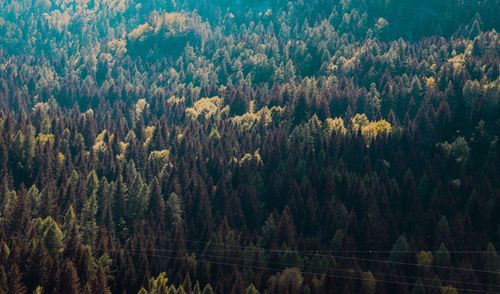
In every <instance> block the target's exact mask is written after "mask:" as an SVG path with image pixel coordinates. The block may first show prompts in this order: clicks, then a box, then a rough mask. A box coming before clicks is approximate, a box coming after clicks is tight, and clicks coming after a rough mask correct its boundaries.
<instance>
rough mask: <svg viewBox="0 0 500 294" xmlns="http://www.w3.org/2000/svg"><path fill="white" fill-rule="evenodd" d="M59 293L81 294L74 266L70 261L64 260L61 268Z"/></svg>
mask: <svg viewBox="0 0 500 294" xmlns="http://www.w3.org/2000/svg"><path fill="white" fill-rule="evenodd" d="M57 291H58V292H59V293H68V294H77V293H81V289H80V281H79V279H78V274H77V272H76V269H75V266H74V265H73V262H71V260H68V259H66V260H65V261H64V262H63V265H62V268H61V277H60V278H59V286H58V288H57Z"/></svg>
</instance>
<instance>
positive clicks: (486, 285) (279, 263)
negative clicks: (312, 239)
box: [121, 247, 500, 287]
mask: <svg viewBox="0 0 500 294" xmlns="http://www.w3.org/2000/svg"><path fill="white" fill-rule="evenodd" d="M121 249H123V247H122V248H121ZM126 249H133V248H130V247H126ZM155 251H157V250H155V249H152V250H144V249H141V250H139V249H133V250H129V252H133V253H134V252H135V253H145V252H153V253H154V252H155ZM167 252H172V253H186V254H189V253H195V252H190V251H188V250H168V251H167ZM200 255H201V256H208V257H213V258H222V259H231V260H235V261H242V262H258V261H257V260H255V259H246V258H239V257H229V256H221V255H210V254H205V253H201V254H200ZM165 257H168V256H165ZM265 262H266V263H271V264H274V265H277V266H285V267H289V266H292V267H301V266H299V265H296V264H290V263H282V262H275V261H265ZM302 267H304V268H311V269H316V270H324V271H341V272H352V270H350V269H339V268H331V267H318V266H313V265H303V266H302ZM370 272H371V273H372V274H374V275H375V274H376V275H384V276H391V277H394V278H413V279H421V280H429V281H434V279H431V278H427V277H420V276H410V275H402V276H401V275H395V274H390V273H380V272H372V271H370ZM440 281H441V282H447V283H460V284H469V285H477V286H484V287H500V285H494V284H484V283H477V282H467V281H458V280H443V279H440Z"/></svg>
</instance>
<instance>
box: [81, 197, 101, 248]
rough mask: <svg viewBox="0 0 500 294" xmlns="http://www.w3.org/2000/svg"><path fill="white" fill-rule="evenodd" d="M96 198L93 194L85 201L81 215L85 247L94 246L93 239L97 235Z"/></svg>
mask: <svg viewBox="0 0 500 294" xmlns="http://www.w3.org/2000/svg"><path fill="white" fill-rule="evenodd" d="M97 209H98V207H97V197H96V193H95V192H93V193H92V195H91V196H90V197H89V198H88V199H87V200H86V201H85V204H84V205H83V209H82V213H81V220H80V222H81V224H82V227H81V229H82V241H83V243H84V244H86V245H90V246H91V247H92V246H94V242H95V238H96V235H97V223H96V215H97Z"/></svg>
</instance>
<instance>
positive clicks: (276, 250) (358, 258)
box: [135, 235, 500, 274]
mask: <svg viewBox="0 0 500 294" xmlns="http://www.w3.org/2000/svg"><path fill="white" fill-rule="evenodd" d="M135 236H143V237H151V236H146V235H135ZM172 240H179V241H185V242H188V243H201V244H205V245H210V243H205V242H201V241H194V240H187V239H175V238H173V239H172ZM212 244H213V245H215V246H228V247H232V248H239V249H240V250H241V251H245V249H246V248H247V247H244V246H239V245H230V244H216V243H212ZM224 250H226V251H228V252H230V251H231V250H227V249H224ZM253 250H262V251H268V252H272V253H291V254H293V253H295V254H298V255H306V256H319V257H333V258H335V259H344V260H353V261H367V262H374V263H386V264H397V265H407V266H414V267H422V265H420V264H417V263H410V262H401V261H390V260H379V259H371V258H362V257H349V256H341V255H331V254H319V253H302V251H299V250H283V249H269V248H263V247H253ZM428 267H431V268H437V269H448V270H456V271H468V272H478V273H489V274H500V271H489V270H479V269H469V268H462V267H460V268H458V267H450V266H439V265H429V266H428Z"/></svg>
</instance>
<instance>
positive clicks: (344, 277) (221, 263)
mask: <svg viewBox="0 0 500 294" xmlns="http://www.w3.org/2000/svg"><path fill="white" fill-rule="evenodd" d="M101 250H104V249H101ZM144 255H146V256H150V257H158V258H170V259H174V260H186V258H188V257H170V256H165V255H157V254H146V253H144ZM204 261H205V262H210V263H213V264H218V265H227V266H241V267H247V268H252V269H258V270H269V271H274V272H276V271H277V272H280V271H283V269H278V268H272V267H265V266H254V265H244V264H241V263H227V262H220V261H211V260H207V259H205V260H204ZM288 270H290V271H295V272H297V273H301V274H308V275H324V276H327V277H331V278H341V279H353V280H361V281H375V282H379V283H389V284H396V285H405V286H415V284H412V283H406V282H400V281H392V280H386V279H375V278H374V279H366V278H362V277H356V276H346V275H337V274H329V273H324V274H320V273H316V272H309V271H301V270H295V269H293V268H288ZM422 286H423V287H429V288H436V289H441V288H443V287H442V286H435V285H429V284H422ZM453 288H455V289H457V290H459V291H464V292H474V293H497V292H490V291H483V290H476V289H468V288H457V287H453Z"/></svg>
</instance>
